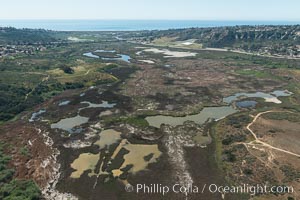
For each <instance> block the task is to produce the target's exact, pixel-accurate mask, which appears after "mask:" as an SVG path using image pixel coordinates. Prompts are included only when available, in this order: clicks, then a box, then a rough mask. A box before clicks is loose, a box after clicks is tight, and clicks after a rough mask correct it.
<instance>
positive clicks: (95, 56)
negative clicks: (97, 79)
mask: <svg viewBox="0 0 300 200" xmlns="http://www.w3.org/2000/svg"><path fill="white" fill-rule="evenodd" d="M95 52H98V53H101V52H104V53H115V52H116V51H115V50H112V51H106V50H96V51H95ZM83 55H84V56H86V57H89V58H101V59H102V60H122V61H125V62H128V63H130V61H129V60H130V59H131V57H130V56H129V55H125V54H116V55H117V56H118V57H117V58H108V57H100V56H97V55H95V54H93V52H88V53H84V54H83Z"/></svg>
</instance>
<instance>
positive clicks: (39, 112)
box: [29, 109, 46, 122]
mask: <svg viewBox="0 0 300 200" xmlns="http://www.w3.org/2000/svg"><path fill="white" fill-rule="evenodd" d="M45 112H46V110H44V109H41V110H39V111H38V112H34V113H32V115H31V118H30V119H29V122H34V121H35V120H36V119H37V118H38V116H40V115H41V114H43V113H45Z"/></svg>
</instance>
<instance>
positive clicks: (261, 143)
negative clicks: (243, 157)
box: [244, 111, 300, 157]
mask: <svg viewBox="0 0 300 200" xmlns="http://www.w3.org/2000/svg"><path fill="white" fill-rule="evenodd" d="M271 112H289V111H265V112H261V113H259V114H257V115H256V116H255V117H254V119H253V121H252V122H251V123H250V124H248V126H247V130H248V131H250V133H251V134H252V136H253V137H254V139H255V140H254V141H251V142H249V143H244V144H245V145H252V146H255V145H256V144H260V145H262V146H264V147H268V148H270V149H274V150H277V151H281V152H283V153H287V154H290V155H293V156H297V157H300V155H299V154H296V153H293V152H290V151H287V150H284V149H281V148H277V147H274V146H272V145H270V144H268V143H265V142H263V141H261V140H260V139H258V138H257V136H256V134H255V133H254V132H253V131H252V130H251V128H250V127H251V126H252V125H253V124H254V123H255V122H256V120H257V119H258V118H259V117H260V116H261V115H263V114H266V113H271ZM255 143H256V144H255Z"/></svg>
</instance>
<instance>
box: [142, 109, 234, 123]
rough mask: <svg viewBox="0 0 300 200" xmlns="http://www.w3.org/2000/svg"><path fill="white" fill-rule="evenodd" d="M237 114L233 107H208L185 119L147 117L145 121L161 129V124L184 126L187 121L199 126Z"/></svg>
mask: <svg viewBox="0 0 300 200" xmlns="http://www.w3.org/2000/svg"><path fill="white" fill-rule="evenodd" d="M235 112H237V110H235V109H233V108H232V107H231V106H222V107H207V108H204V109H203V110H202V111H201V112H200V113H199V114H196V115H188V116H185V117H172V116H164V115H157V116H151V117H146V118H145V119H146V120H147V122H148V123H149V125H150V126H153V127H157V128H159V127H160V125H161V124H169V125H172V126H177V125H183V123H184V122H185V121H193V122H196V123H198V124H203V123H205V122H206V121H207V120H208V119H216V120H218V119H222V118H224V117H226V116H228V115H231V114H233V113H235Z"/></svg>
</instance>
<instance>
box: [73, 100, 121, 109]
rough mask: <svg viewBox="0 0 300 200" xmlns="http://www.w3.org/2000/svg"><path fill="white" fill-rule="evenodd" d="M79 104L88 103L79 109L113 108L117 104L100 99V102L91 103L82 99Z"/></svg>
mask: <svg viewBox="0 0 300 200" xmlns="http://www.w3.org/2000/svg"><path fill="white" fill-rule="evenodd" d="M80 103H81V104H88V106H87V107H84V108H80V109H79V110H82V109H86V108H113V107H115V106H116V105H117V104H116V103H108V102H107V101H102V103H100V104H96V103H91V102H89V101H82V102H80Z"/></svg>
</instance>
